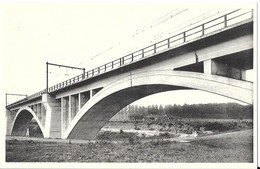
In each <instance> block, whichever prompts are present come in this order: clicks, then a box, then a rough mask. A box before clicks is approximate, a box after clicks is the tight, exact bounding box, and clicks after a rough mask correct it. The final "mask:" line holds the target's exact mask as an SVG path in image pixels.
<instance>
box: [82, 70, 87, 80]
mask: <svg viewBox="0 0 260 169" xmlns="http://www.w3.org/2000/svg"><path fill="white" fill-rule="evenodd" d="M85 73H86V69H85V68H83V74H82V80H83V79H85Z"/></svg>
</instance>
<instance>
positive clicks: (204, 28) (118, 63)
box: [18, 9, 253, 102]
mask: <svg viewBox="0 0 260 169" xmlns="http://www.w3.org/2000/svg"><path fill="white" fill-rule="evenodd" d="M240 11H241V10H240V9H237V10H234V11H232V12H229V13H227V14H225V15H222V16H219V17H217V18H214V19H212V20H210V21H207V22H205V23H202V24H200V25H198V26H195V27H193V28H190V29H187V30H185V31H183V32H181V33H178V34H176V35H174V36H171V37H169V38H167V39H164V40H162V41H159V42H157V43H155V44H152V45H150V46H147V47H145V48H143V49H140V50H137V51H135V52H133V53H130V54H128V55H126V56H123V57H121V58H119V59H116V60H113V61H111V62H109V63H107V64H104V65H102V66H99V67H97V68H94V69H92V70H89V71H87V72H85V74H80V75H78V76H75V77H73V78H71V79H68V80H66V81H63V82H61V83H58V84H56V85H54V86H51V87H49V88H48V93H49V92H54V91H57V90H60V89H62V88H65V87H68V86H71V85H73V84H76V83H79V82H82V81H84V80H86V79H89V78H92V77H95V76H97V75H100V74H103V73H105V72H109V71H111V70H114V69H116V68H119V67H122V66H125V65H128V64H131V63H134V62H137V61H140V60H142V59H143V58H147V57H150V56H153V55H154V54H156V53H158V52H161V51H164V50H167V49H170V48H173V47H175V46H177V45H180V44H183V43H185V42H188V41H191V40H194V39H196V38H199V37H202V36H205V35H208V34H210V33H212V32H214V31H218V30H221V29H224V28H227V27H228V26H231V25H233V24H237V23H240V22H242V21H245V20H248V19H252V18H253V10H249V11H246V12H243V11H242V12H240ZM46 92H47V91H46V89H45V90H42V91H40V92H38V93H35V94H33V95H30V96H28V97H27V100H29V99H32V98H35V97H38V96H41V95H42V94H43V93H46ZM18 102H19V101H18Z"/></svg>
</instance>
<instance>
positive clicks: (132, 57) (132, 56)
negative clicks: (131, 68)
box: [131, 53, 134, 62]
mask: <svg viewBox="0 0 260 169" xmlns="http://www.w3.org/2000/svg"><path fill="white" fill-rule="evenodd" d="M131 59H132V62H133V61H134V53H132V54H131Z"/></svg>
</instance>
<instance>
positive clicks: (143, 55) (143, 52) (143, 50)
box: [142, 49, 144, 57]
mask: <svg viewBox="0 0 260 169" xmlns="http://www.w3.org/2000/svg"><path fill="white" fill-rule="evenodd" d="M142 57H144V49H142Z"/></svg>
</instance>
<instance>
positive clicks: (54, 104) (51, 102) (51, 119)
mask: <svg viewBox="0 0 260 169" xmlns="http://www.w3.org/2000/svg"><path fill="white" fill-rule="evenodd" d="M42 103H43V105H44V107H45V109H46V117H45V137H46V138H61V100H60V99H55V98H54V97H53V96H51V95H50V94H48V93H45V94H43V95H42Z"/></svg>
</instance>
